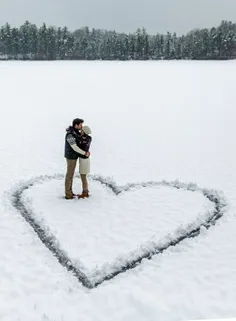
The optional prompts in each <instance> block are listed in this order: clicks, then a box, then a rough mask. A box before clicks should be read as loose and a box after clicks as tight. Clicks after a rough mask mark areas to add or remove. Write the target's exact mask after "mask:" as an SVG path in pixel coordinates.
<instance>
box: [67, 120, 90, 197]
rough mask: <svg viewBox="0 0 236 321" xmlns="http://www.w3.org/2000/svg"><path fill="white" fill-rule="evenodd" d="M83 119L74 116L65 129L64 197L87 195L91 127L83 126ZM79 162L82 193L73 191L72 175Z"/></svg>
mask: <svg viewBox="0 0 236 321" xmlns="http://www.w3.org/2000/svg"><path fill="white" fill-rule="evenodd" d="M83 123H84V121H83V119H80V118H76V119H74V120H73V122H72V126H69V127H68V128H67V130H66V136H65V153H64V156H65V158H66V162H67V172H66V177H65V198H66V199H73V198H74V197H78V198H85V197H89V191H88V181H87V175H88V174H89V173H90V158H89V157H90V152H89V148H90V144H91V142H92V137H91V136H90V135H91V129H90V128H89V127H88V126H83ZM77 162H79V174H80V178H81V182H82V194H79V195H76V194H74V193H73V189H72V187H73V177H74V173H75V168H76V165H77Z"/></svg>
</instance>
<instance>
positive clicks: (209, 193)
mask: <svg viewBox="0 0 236 321" xmlns="http://www.w3.org/2000/svg"><path fill="white" fill-rule="evenodd" d="M89 177H90V178H91V179H92V180H94V181H97V182H100V183H101V184H102V185H105V186H106V187H108V188H109V189H110V190H111V191H112V192H113V193H114V194H115V195H117V196H118V195H119V194H120V193H122V192H126V191H130V190H132V188H134V187H135V188H137V187H140V188H144V187H156V186H168V187H173V188H177V189H185V190H188V191H192V192H194V191H200V192H202V194H203V195H204V196H205V197H206V198H207V199H208V200H209V201H211V202H212V203H213V204H214V211H213V214H212V215H211V216H210V217H209V218H207V219H206V221H205V222H204V223H201V224H199V226H197V227H195V228H194V229H192V230H190V231H188V232H186V233H182V234H181V233H180V235H179V236H178V237H177V238H175V239H171V240H169V241H168V242H167V243H166V244H164V245H162V246H157V247H153V248H152V249H147V250H146V252H145V251H144V252H143V254H142V255H141V256H139V257H137V258H135V259H131V260H130V261H126V262H125V263H124V264H121V266H120V267H119V268H116V269H114V270H113V271H111V272H109V273H107V274H106V273H105V274H104V275H103V277H101V276H100V279H99V278H98V279H97V280H93V279H92V278H91V277H88V276H87V275H86V274H85V273H84V272H82V271H81V270H80V269H79V267H78V266H76V265H74V264H73V262H72V261H71V259H70V258H69V256H68V255H67V254H66V252H65V251H64V250H62V249H61V248H60V247H59V244H58V242H57V239H56V237H55V236H54V235H53V234H51V233H50V232H49V231H46V229H45V228H44V227H42V226H41V225H40V223H38V222H37V221H36V220H35V218H34V214H33V212H32V211H31V210H30V209H28V208H27V207H26V206H25V205H24V202H23V201H22V194H23V192H24V191H25V190H27V189H29V188H31V187H32V186H34V185H35V184H37V183H40V182H41V183H44V182H45V181H47V180H53V179H57V180H61V179H63V178H64V175H63V174H55V175H41V176H38V177H34V178H31V179H30V180H28V181H25V182H21V183H19V184H18V185H17V186H16V188H15V189H14V191H13V192H12V193H11V199H12V200H11V203H12V205H13V207H14V208H15V209H17V210H18V211H19V212H20V214H21V215H22V217H23V218H24V219H25V220H26V222H27V223H28V224H29V225H30V226H31V227H32V228H33V230H34V231H35V233H36V234H37V236H38V237H39V239H40V240H41V242H42V243H43V244H44V246H46V247H47V248H48V249H49V250H50V251H51V253H52V254H53V255H54V256H55V257H56V258H57V260H58V262H59V263H60V264H61V265H62V266H63V267H65V268H66V269H67V271H68V272H71V273H72V274H73V275H74V276H75V277H76V278H77V280H78V281H79V282H80V283H81V284H82V285H83V286H84V287H86V288H88V289H93V288H95V287H97V286H98V285H100V284H102V283H103V282H104V281H109V280H111V279H113V278H114V277H115V276H117V275H119V274H121V273H124V272H126V271H127V270H130V269H133V268H135V267H136V266H138V265H139V264H141V262H142V261H143V259H149V260H150V259H151V258H152V257H153V256H154V255H158V254H161V253H163V252H164V251H165V250H167V249H169V248H170V247H171V246H176V245H178V244H179V243H181V242H182V241H183V240H185V239H190V238H194V237H197V236H198V235H199V234H200V231H201V228H202V227H205V228H206V229H209V228H210V227H211V226H213V225H215V223H216V222H217V221H218V220H219V219H220V218H221V217H222V216H223V214H224V211H225V208H226V205H227V202H226V199H225V197H224V195H223V193H222V192H219V191H217V190H210V189H205V188H200V187H199V186H198V185H197V184H195V183H184V182H180V181H179V180H175V181H165V180H163V181H158V182H157V181H149V182H141V183H128V184H126V185H125V186H123V187H119V186H117V185H116V183H115V182H114V181H113V180H112V179H111V178H109V177H108V178H105V177H103V176H101V175H90V176H89Z"/></svg>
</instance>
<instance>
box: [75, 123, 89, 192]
mask: <svg viewBox="0 0 236 321" xmlns="http://www.w3.org/2000/svg"><path fill="white" fill-rule="evenodd" d="M91 134H92V131H91V129H90V128H89V126H83V127H82V129H81V136H80V139H79V141H78V147H79V148H80V149H82V150H84V151H85V152H86V154H85V155H81V154H79V173H80V178H81V181H82V194H79V195H78V198H85V197H89V190H88V181H87V175H88V174H89V173H90V158H89V156H87V155H90V152H89V148H90V145H91V142H92V137H91Z"/></svg>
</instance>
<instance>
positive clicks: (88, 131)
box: [82, 126, 92, 135]
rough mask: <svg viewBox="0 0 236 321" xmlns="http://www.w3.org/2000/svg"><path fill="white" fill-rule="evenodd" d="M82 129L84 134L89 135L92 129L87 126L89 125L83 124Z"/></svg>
mask: <svg viewBox="0 0 236 321" xmlns="http://www.w3.org/2000/svg"><path fill="white" fill-rule="evenodd" d="M82 131H83V132H84V133H85V134H86V135H91V134H92V131H91V129H90V128H89V126H83V128H82Z"/></svg>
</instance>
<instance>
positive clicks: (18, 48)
mask: <svg viewBox="0 0 236 321" xmlns="http://www.w3.org/2000/svg"><path fill="white" fill-rule="evenodd" d="M235 58H236V24H235V23H232V22H230V21H222V22H221V24H220V25H219V26H218V27H212V28H211V29H206V28H205V29H195V30H192V31H191V32H189V33H187V34H186V35H181V36H177V34H176V33H170V32H167V33H166V34H159V33H157V34H156V35H149V34H148V33H147V32H146V30H145V29H138V30H137V31H136V32H135V33H129V34H125V33H117V32H115V31H107V30H100V29H89V28H88V27H85V28H81V29H78V30H75V31H73V32H71V31H69V30H68V28H67V27H63V28H56V27H53V26H47V25H46V24H45V23H44V24H43V25H42V26H41V27H37V26H36V25H35V24H32V23H30V22H29V21H26V22H25V23H24V24H23V25H21V26H20V27H19V28H16V27H11V26H10V24H8V23H6V24H5V25H4V26H2V27H1V29H0V59H12V60H159V59H167V60H170V59H201V60H205V59H235Z"/></svg>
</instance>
